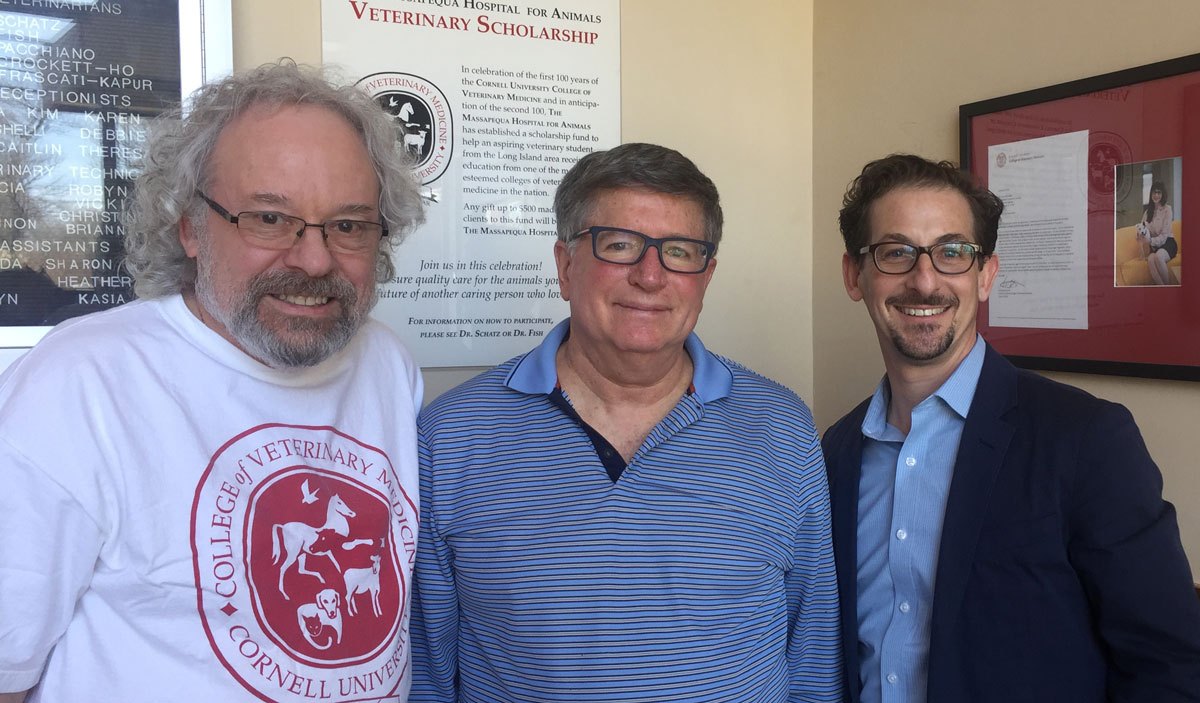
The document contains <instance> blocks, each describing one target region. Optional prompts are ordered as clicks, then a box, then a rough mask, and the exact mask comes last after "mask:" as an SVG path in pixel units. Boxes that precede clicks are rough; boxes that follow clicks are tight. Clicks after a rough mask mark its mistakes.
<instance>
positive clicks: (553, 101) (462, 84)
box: [321, 0, 621, 367]
mask: <svg viewBox="0 0 1200 703" xmlns="http://www.w3.org/2000/svg"><path fill="white" fill-rule="evenodd" d="M321 9H322V39H323V50H324V53H323V60H324V61H325V63H333V64H338V65H340V66H341V67H342V68H343V70H345V71H346V73H347V74H348V76H349V77H350V78H352V79H355V80H357V81H358V82H359V84H360V85H361V86H362V87H363V88H364V89H365V90H367V91H368V92H369V93H370V94H371V95H372V96H374V97H375V99H376V100H377V101H378V102H379V103H380V105H382V106H383V107H384V108H385V109H386V110H387V111H388V112H389V113H391V114H392V115H393V116H394V117H395V119H396V120H397V121H398V122H401V123H403V125H404V127H405V129H406V135H405V137H404V139H403V144H398V145H397V147H398V148H403V149H407V150H408V151H409V152H410V153H411V154H412V155H413V156H414V157H415V159H416V162H417V167H416V168H417V171H416V174H417V177H418V178H419V180H420V182H421V191H422V195H423V197H424V198H425V203H426V222H425V224H424V225H423V226H422V227H421V228H420V229H419V230H417V231H416V232H414V233H413V234H412V235H411V236H410V237H409V238H408V239H407V240H406V241H405V242H404V244H402V245H401V247H400V248H399V249H398V250H397V255H396V257H395V260H396V275H395V277H394V278H393V279H392V280H391V281H389V282H388V283H387V284H385V285H384V286H383V287H382V289H381V291H380V301H379V305H378V307H377V308H376V311H375V315H376V316H377V317H378V318H380V319H381V320H383V321H384V322H386V323H387V324H389V325H390V326H391V327H393V328H394V329H396V330H397V331H398V332H399V333H400V334H401V336H403V338H404V339H405V341H406V343H407V344H408V345H409V348H410V349H411V350H412V352H413V354H414V356H415V357H416V359H417V361H418V362H419V363H420V364H421V365H422V366H427V367H430V366H432V367H437V366H482V365H491V364H496V363H498V362H501V361H503V360H505V359H507V358H509V357H510V356H513V355H515V354H518V353H520V352H522V351H525V350H527V349H528V348H530V347H531V346H533V345H534V344H535V343H536V341H537V340H538V338H540V337H541V336H542V334H543V333H545V332H546V331H547V330H548V329H550V328H551V327H552V326H554V324H555V323H557V322H558V321H559V320H560V319H562V318H563V317H565V316H566V305H565V303H563V301H562V300H561V299H560V298H559V295H558V280H557V274H556V271H555V266H554V255H553V245H554V241H555V237H556V233H557V230H556V228H555V219H554V210H553V199H554V189H555V187H556V186H557V185H558V182H559V181H560V180H561V178H562V176H563V174H564V173H566V171H567V170H568V169H569V168H570V167H571V166H572V165H573V164H574V163H575V162H576V161H578V160H579V158H580V157H582V156H584V155H585V154H588V153H590V152H592V151H596V150H599V149H608V148H611V147H613V146H616V145H617V144H618V143H619V142H620V114H621V104H620V45H621V43H620V16H619V10H620V3H619V0H574V1H573V2H571V3H559V4H555V3H552V2H545V1H543V0H525V1H523V2H520V3H515V4H508V3H502V2H479V1H477V0H323V2H322V8H321Z"/></svg>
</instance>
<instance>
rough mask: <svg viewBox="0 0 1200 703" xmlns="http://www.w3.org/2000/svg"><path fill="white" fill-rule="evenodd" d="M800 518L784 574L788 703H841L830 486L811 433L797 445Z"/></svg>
mask: <svg viewBox="0 0 1200 703" xmlns="http://www.w3.org/2000/svg"><path fill="white" fill-rule="evenodd" d="M802 451H803V453H804V455H803V457H802V460H803V465H802V466H801V467H797V468H796V470H797V471H802V472H803V475H804V481H803V482H802V484H801V489H802V491H803V492H802V494H801V505H802V506H803V507H802V510H801V514H800V520H799V524H798V527H797V531H796V535H795V539H794V546H793V549H794V556H793V563H792V569H791V571H789V572H788V574H787V576H786V579H787V594H788V648H787V658H788V667H789V674H790V683H789V687H788V700H789V701H790V702H791V703H800V702H801V701H804V702H810V701H841V700H842V695H843V692H842V649H841V638H840V633H839V629H838V628H839V624H840V619H839V611H838V594H837V573H836V571H835V569H834V561H833V540H832V537H831V527H830V510H829V488H828V484H827V482H826V480H825V461H824V459H823V457H822V455H821V449H820V446H819V445H818V444H817V441H816V436H815V434H814V435H813V437H812V438H811V440H809V441H806V442H805V443H804V445H803V447H802Z"/></svg>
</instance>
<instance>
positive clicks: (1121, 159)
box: [959, 54, 1200, 381]
mask: <svg viewBox="0 0 1200 703" xmlns="http://www.w3.org/2000/svg"><path fill="white" fill-rule="evenodd" d="M1151 94H1153V95H1154V96H1155V97H1156V98H1160V97H1161V96H1162V95H1164V94H1167V95H1172V96H1174V97H1173V98H1172V100H1167V101H1165V102H1158V101H1157V100H1156V101H1155V103H1154V108H1157V107H1159V106H1161V105H1170V106H1171V110H1172V114H1170V115H1165V116H1160V115H1157V114H1152V113H1156V112H1157V110H1156V109H1153V108H1152V107H1151V106H1150V105H1143V106H1140V109H1141V112H1142V113H1143V114H1142V121H1141V122H1139V123H1138V124H1139V125H1140V126H1139V127H1138V128H1135V129H1134V130H1132V131H1137V129H1141V130H1152V129H1158V128H1157V127H1155V126H1154V124H1153V123H1154V121H1155V120H1160V119H1161V120H1170V121H1171V122H1170V124H1171V129H1174V128H1175V126H1179V128H1180V129H1179V130H1178V131H1179V135H1178V137H1179V138H1178V140H1177V141H1178V144H1176V147H1177V149H1176V151H1177V152H1178V153H1183V154H1184V156H1182V157H1181V158H1182V170H1183V177H1182V183H1183V185H1182V187H1181V188H1180V189H1179V191H1180V192H1179V193H1177V196H1178V201H1177V202H1178V203H1180V205H1181V209H1182V211H1183V212H1184V215H1182V216H1181V219H1182V218H1183V217H1186V216H1187V213H1188V212H1192V210H1193V209H1195V212H1200V114H1196V115H1195V116H1189V113H1200V109H1193V110H1190V111H1188V110H1184V109H1183V106H1184V105H1185V104H1186V105H1192V106H1194V107H1195V108H1200V54H1192V55H1189V56H1183V57H1180V58H1175V59H1170V60H1166V61H1159V62H1156V63H1152V64H1147V65H1144V66H1137V67H1135V68H1129V69H1124V70H1120V71H1114V72H1111V73H1105V74H1102V75H1097V76H1092V77H1089V78H1082V79H1079V80H1073V81H1068V82H1066V83H1060V84H1057V85H1052V86H1047V87H1042V88H1036V89H1033V90H1027V91H1023V92H1020V93H1014V94H1012V95H1005V96H1001V97H996V98H990V99H987V100H981V101H978V102H973V103H968V104H965V105H960V106H959V154H960V165H961V168H962V169H963V170H965V171H968V172H970V173H972V174H973V175H974V176H975V177H976V178H977V179H979V180H980V181H981V182H983V183H984V184H986V183H987V176H988V173H987V171H988V166H989V165H988V163H987V161H988V160H987V148H988V147H989V146H995V145H999V144H1004V143H1006V142H1005V141H1003V140H997V139H995V138H988V137H986V136H983V135H981V132H985V131H987V128H986V127H985V125H987V124H989V123H986V122H981V120H989V119H990V120H998V119H999V117H1000V116H1001V115H1002V114H1003V115H1004V116H1005V118H1006V119H1009V120H1011V119H1012V118H1013V117H1014V116H1015V117H1017V118H1020V117H1021V116H1022V115H1023V114H1028V115H1032V114H1034V113H1035V112H1036V114H1037V115H1038V116H1039V119H1041V120H1042V121H1043V122H1045V123H1051V122H1054V120H1046V119H1045V116H1046V115H1047V114H1050V115H1054V114H1056V111H1060V112H1061V115H1062V119H1061V120H1058V121H1059V122H1061V123H1062V125H1061V129H1057V131H1056V130H1055V129H1054V128H1052V127H1051V128H1047V129H1045V130H1042V131H1038V130H1033V131H1031V133H1030V134H1029V135H1028V136H1026V137H1023V138H1028V139H1032V138H1036V137H1040V136H1050V135H1054V134H1062V133H1067V132H1075V131H1079V130H1083V129H1086V130H1088V131H1089V164H1088V168H1089V171H1094V172H1096V173H1102V172H1103V166H1104V163H1101V164H1099V165H1097V164H1095V163H1094V161H1095V160H1103V159H1108V158H1112V157H1113V156H1114V154H1111V153H1110V154H1109V155H1108V156H1099V155H1098V154H1102V153H1103V151H1104V149H1105V145H1104V144H1099V143H1097V138H1096V135H1100V134H1103V135H1109V138H1112V139H1113V140H1114V141H1116V142H1118V143H1120V142H1121V141H1123V143H1124V145H1125V146H1126V147H1129V148H1128V150H1127V151H1125V152H1121V153H1119V154H1116V155H1115V156H1116V158H1117V159H1118V163H1136V162H1148V161H1151V160H1153V159H1159V158H1162V157H1161V156H1160V155H1159V154H1158V153H1157V152H1155V151H1153V150H1150V149H1143V150H1141V151H1139V148H1138V147H1137V146H1136V145H1139V144H1144V143H1145V142H1146V141H1147V140H1145V139H1142V138H1140V137H1142V136H1144V135H1139V134H1124V135H1122V134H1120V133H1119V131H1117V132H1114V131H1108V130H1112V129H1113V128H1112V125H1111V124H1109V123H1106V114H1105V106H1104V105H1103V101H1102V100H1098V99H1097V98H1106V99H1110V100H1111V101H1112V102H1113V103H1114V104H1115V103H1116V101H1118V100H1125V101H1127V100H1130V99H1137V98H1130V96H1138V95H1151ZM1085 98H1088V99H1091V100H1092V101H1093V102H1095V103H1097V104H1098V107H1095V109H1091V108H1092V106H1089V109H1081V108H1080V102H1079V101H1081V100H1083V99H1085ZM1122 108H1123V109H1125V110H1126V111H1127V112H1132V113H1134V114H1136V113H1137V112H1138V109H1137V108H1136V107H1135V108H1134V109H1133V110H1132V111H1131V110H1130V109H1129V105H1123V106H1122ZM1175 108H1178V114H1175V112H1174V110H1175ZM1027 121H1028V122H1029V123H1032V122H1033V120H1032V119H1028V120H1027ZM1109 122H1110V121H1109ZM1127 122H1128V120H1127ZM976 127H979V128H978V129H977V128H976ZM992 131H993V132H995V131H998V130H996V129H994V128H992ZM1113 135H1115V136H1113ZM1155 136H1156V137H1158V136H1160V133H1159V132H1155ZM1005 138H1006V139H1011V140H1012V141H1018V140H1019V139H1020V138H1022V137H1020V136H1018V137H1017V138H1015V139H1014V138H1012V137H1011V136H1008V137H1005ZM1159 141H1161V140H1159ZM1130 145H1135V146H1130ZM1118 151H1119V150H1118ZM1185 152H1186V153H1185ZM1187 153H1193V154H1195V155H1196V156H1195V158H1192V159H1190V160H1189V159H1188V158H1187ZM981 156H982V158H981ZM1105 163H1107V161H1105ZM1116 173H1117V174H1118V175H1119V173H1120V172H1119V170H1118V171H1117V172H1116ZM1117 177H1118V176H1117V175H1114V176H1113V180H1114V181H1115V180H1116V179H1117ZM1088 195H1089V218H1088V222H1089V227H1088V229H1089V231H1088V270H1089V273H1088V279H1089V291H1088V304H1089V309H1091V310H1096V309H1099V310H1100V311H1101V314H1102V315H1103V314H1107V315H1109V316H1110V317H1111V319H1105V320H1103V321H1102V323H1101V324H1100V325H1098V327H1099V328H1100V329H1097V330H1046V329H1025V328H1001V329H999V330H996V329H992V328H990V327H989V326H988V324H987V322H986V320H987V314H986V304H985V308H981V310H980V325H979V326H980V331H981V333H982V334H983V335H984V337H985V338H987V339H988V341H989V343H991V344H993V345H994V346H996V348H997V349H998V350H999V351H1000V352H1001V353H1003V354H1004V355H1005V356H1006V357H1007V358H1009V359H1010V360H1011V361H1012V362H1013V363H1015V364H1016V365H1018V366H1021V367H1024V368H1029V369H1037V370H1045V371H1066V372H1081V373H1091V374H1103V375H1117V376H1131V377H1142V378H1161V379H1171V380H1186V381H1200V285H1198V284H1200V278H1196V276H1195V275H1192V276H1191V278H1190V279H1189V278H1188V277H1187V276H1186V275H1184V274H1183V273H1182V272H1181V274H1180V276H1179V279H1178V281H1177V283H1178V285H1176V286H1173V287H1171V288H1170V289H1169V290H1168V289H1167V288H1166V287H1163V288H1162V289H1153V288H1150V287H1146V288H1142V289H1138V288H1134V287H1130V288H1121V287H1119V284H1118V283H1116V282H1113V283H1112V286H1111V288H1106V287H1105V286H1103V285H1101V284H1102V282H1103V281H1104V280H1105V278H1106V277H1107V278H1108V280H1110V281H1112V278H1113V272H1114V271H1115V269H1116V268H1117V267H1118V263H1117V259H1116V255H1115V254H1114V253H1113V246H1114V244H1113V239H1112V238H1113V237H1114V231H1113V230H1114V228H1115V225H1114V224H1113V221H1114V220H1113V213H1114V207H1115V206H1113V205H1112V203H1113V202H1114V200H1115V198H1114V195H1112V194H1111V193H1110V194H1108V195H1107V196H1106V194H1105V193H1104V192H1103V187H1100V186H1097V184H1095V183H1092V182H1091V181H1090V180H1089V194H1088ZM1105 197H1107V198H1108V201H1107V202H1108V203H1109V205H1108V214H1107V216H1108V217H1109V218H1110V219H1109V220H1108V229H1107V232H1105V231H1104V229H1103V227H1102V226H1101V225H1100V224H1099V223H1102V222H1103V217H1104V212H1103V211H1102V208H1103V206H1104V202H1105ZM1097 207H1099V208H1101V209H1100V210H1096V209H1094V208H1097ZM1106 237H1107V238H1108V240H1107V241H1108V242H1109V243H1108V250H1107V252H1105V251H1104V249H1103V247H1104V241H1105V238H1106ZM1185 238H1186V237H1180V238H1179V244H1180V254H1182V248H1184V245H1183V242H1182V240H1183V239H1185ZM1193 239H1195V237H1193ZM1187 248H1188V249H1189V250H1190V249H1194V248H1196V245H1194V244H1193V245H1191V246H1188V247H1187ZM1197 251H1200V249H1197ZM1192 256H1193V257H1195V256H1196V255H1192ZM1106 257H1108V258H1107V261H1108V263H1107V264H1106V263H1105V262H1106ZM1180 259H1182V257H1181V256H1180ZM1003 265H1004V263H1003V257H1001V267H1002V269H1003ZM1105 266H1108V269H1107V270H1105ZM1197 270H1200V269H1197ZM1189 273H1190V272H1189ZM1121 296H1126V297H1125V299H1121ZM1133 296H1137V297H1138V298H1139V299H1141V300H1144V301H1145V302H1144V305H1143V306H1142V307H1141V309H1140V311H1139V310H1138V308H1137V306H1136V305H1127V304H1126V303H1128V302H1129V300H1130V299H1131V298H1132V297H1133ZM1161 309H1169V310H1171V311H1172V312H1169V313H1165V314H1159V311H1160V310H1161ZM1131 311H1132V312H1131ZM1147 311H1152V312H1151V313H1147ZM1022 330H1024V331H1022ZM1180 332H1182V333H1183V334H1182V339H1180V341H1179V345H1180V346H1181V347H1182V349H1176V348H1167V349H1165V350H1164V349H1162V348H1161V347H1160V348H1158V349H1155V348H1146V347H1148V346H1150V345H1153V344H1155V343H1156V342H1155V341H1153V340H1159V339H1164V338H1169V337H1176V338H1178V337H1179V333H1180ZM1168 335H1169V336H1168ZM1139 340H1145V341H1139ZM1139 345H1140V346H1139ZM1071 350H1075V351H1071ZM1081 350H1082V351H1081ZM1164 354H1169V355H1171V356H1170V357H1169V358H1165V357H1164V356H1162V355H1164Z"/></svg>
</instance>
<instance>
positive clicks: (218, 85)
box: [124, 59, 424, 298]
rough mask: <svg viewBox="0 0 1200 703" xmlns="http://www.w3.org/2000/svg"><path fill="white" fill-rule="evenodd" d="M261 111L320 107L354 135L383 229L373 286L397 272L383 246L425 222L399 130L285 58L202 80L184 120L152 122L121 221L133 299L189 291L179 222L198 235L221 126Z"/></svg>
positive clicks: (348, 92) (325, 78)
mask: <svg viewBox="0 0 1200 703" xmlns="http://www.w3.org/2000/svg"><path fill="white" fill-rule="evenodd" d="M264 104H265V105H269V106H285V105H315V106H319V107H324V108H327V109H329V110H332V111H333V112H335V113H337V114H339V115H341V116H342V117H344V118H345V119H346V120H347V121H348V122H349V123H350V124H351V125H352V126H353V127H354V129H355V131H357V132H358V133H359V134H360V135H362V138H363V143H364V145H365V146H366V149H367V153H368V154H369V155H370V158H371V163H372V165H373V166H374V168H375V175H376V176H377V177H378V178H379V190H380V194H379V211H380V214H381V215H382V217H383V221H384V222H385V223H387V227H388V230H389V233H388V236H387V237H386V238H385V239H384V243H383V244H382V245H381V246H380V248H379V260H378V261H377V262H376V267H375V273H376V279H377V280H378V281H380V282H382V281H386V280H388V279H389V278H391V277H392V275H393V274H394V273H395V267H394V266H393V265H392V257H391V249H392V248H394V247H395V246H396V245H398V244H399V243H400V241H401V240H402V239H403V238H404V236H405V235H407V234H408V233H409V232H410V231H412V229H413V228H415V227H416V226H417V225H419V224H420V223H421V222H422V221H423V220H424V213H423V210H422V204H421V196H420V191H419V190H418V185H417V182H416V181H415V179H414V178H413V175H412V162H411V160H410V159H409V157H408V156H407V155H406V153H405V152H404V150H403V149H399V148H397V139H398V137H400V135H401V131H400V130H401V128H400V126H399V125H398V124H397V123H396V122H395V120H393V119H392V118H391V117H389V116H388V115H387V113H385V112H384V111H383V110H382V109H381V108H380V107H379V106H378V105H376V104H375V102H374V100H372V98H371V97H370V96H369V95H367V94H366V93H365V92H363V91H362V90H359V89H358V88H357V87H355V86H353V85H344V84H341V83H340V82H339V81H338V79H337V77H336V75H335V74H334V72H333V71H332V70H330V69H325V68H316V67H312V66H302V65H297V64H296V63H295V62H294V61H291V60H290V59H283V60H280V61H279V62H278V63H271V64H265V65H263V66H259V67H258V68H256V69H253V70H251V71H247V72H245V73H241V74H237V75H233V76H229V77H227V78H224V79H222V80H220V81H217V82H215V83H210V84H208V85H206V86H204V87H202V88H200V89H199V90H197V91H196V92H195V93H194V94H193V95H192V97H191V98H190V100H189V105H188V110H187V111H186V116H184V111H183V110H182V109H181V108H176V109H174V110H172V111H170V112H169V113H167V114H165V115H163V116H162V117H159V118H158V119H156V120H155V121H154V123H153V124H152V125H151V127H150V137H149V139H148V141H147V145H146V152H145V157H144V158H143V161H142V172H141V174H140V175H139V176H138V178H137V181H136V182H135V183H134V187H133V192H132V194H131V196H130V199H129V201H128V203H127V205H126V212H125V219H124V224H125V266H126V268H127V269H128V270H129V272H130V274H131V275H132V276H133V279H134V291H135V292H136V293H137V294H138V295H139V296H141V297H144V298H156V297H161V296H165V295H172V294H175V293H180V292H183V291H184V290H187V289H189V288H191V287H192V286H193V285H194V284H195V281H196V262H195V260H193V259H190V258H188V256H187V255H186V254H185V253H184V251H183V246H182V245H181V244H180V242H179V224H180V222H182V221H183V219H184V218H185V217H186V218H188V219H189V221H191V222H192V223H193V225H194V226H195V227H197V229H198V230H199V231H204V230H203V222H204V218H205V216H206V214H207V213H206V211H205V205H204V202H203V201H201V200H200V199H199V198H198V197H197V196H196V193H197V191H200V190H205V189H206V188H207V187H208V185H209V183H208V181H209V178H210V177H211V174H209V160H210V158H211V156H212V152H213V148H214V147H215V146H216V144H217V140H218V139H219V138H220V136H221V133H222V132H223V131H224V129H225V127H226V126H228V125H229V124H230V123H231V122H233V121H234V120H235V119H237V118H238V117H239V116H240V115H242V114H243V113H245V112H246V111H247V110H248V109H250V108H252V107H255V106H260V105H264Z"/></svg>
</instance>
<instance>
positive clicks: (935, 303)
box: [886, 293, 958, 308]
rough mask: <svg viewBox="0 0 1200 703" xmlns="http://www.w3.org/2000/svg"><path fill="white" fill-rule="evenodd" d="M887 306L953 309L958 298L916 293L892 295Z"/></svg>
mask: <svg viewBox="0 0 1200 703" xmlns="http://www.w3.org/2000/svg"><path fill="white" fill-rule="evenodd" d="M886 302H887V304H888V305H891V306H895V307H904V308H915V307H921V306H925V307H931V308H937V307H954V306H955V305H958V296H955V295H920V294H917V293H902V294H900V295H893V296H892V297H890V298H888V299H887V301H886Z"/></svg>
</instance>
